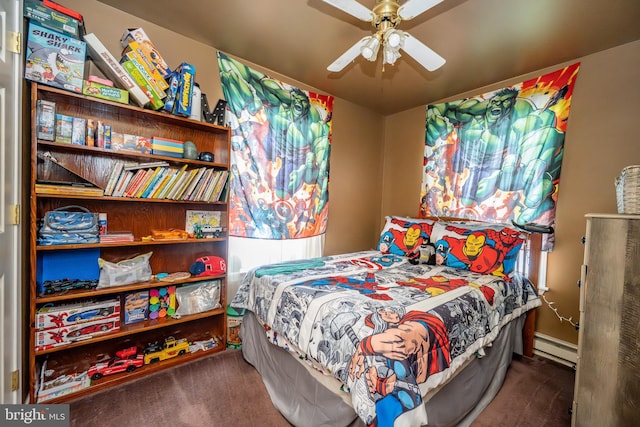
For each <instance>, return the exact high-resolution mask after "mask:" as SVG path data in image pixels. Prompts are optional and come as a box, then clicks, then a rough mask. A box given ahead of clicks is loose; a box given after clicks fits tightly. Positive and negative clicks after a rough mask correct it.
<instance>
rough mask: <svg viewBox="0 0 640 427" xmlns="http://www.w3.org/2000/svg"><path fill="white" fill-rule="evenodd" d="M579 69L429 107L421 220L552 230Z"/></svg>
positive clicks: (549, 242) (566, 70) (576, 66)
mask: <svg viewBox="0 0 640 427" xmlns="http://www.w3.org/2000/svg"><path fill="white" fill-rule="evenodd" d="M579 66H580V64H579V63H576V64H573V65H570V66H568V67H566V68H563V69H561V70H558V71H555V72H553V73H549V74H546V75H544V76H541V77H538V78H535V79H531V80H528V81H525V82H523V83H519V84H517V85H514V86H511V87H507V88H504V89H500V90H498V91H495V92H490V93H486V94H483V95H479V96H476V97H473V98H467V99H462V100H459V101H452V102H445V103H441V104H435V105H429V106H427V124H426V137H425V155H424V165H425V166H424V171H423V179H422V191H421V202H420V214H421V215H422V216H426V215H435V216H448V217H459V218H468V219H480V220H484V221H492V222H501V223H509V222H510V221H511V220H514V221H516V222H517V223H519V224H524V223H530V222H533V223H537V224H541V225H547V226H552V227H553V225H554V223H555V205H556V200H557V196H558V183H559V180H560V167H561V165H562V154H563V150H564V148H563V147H564V136H565V131H566V127H567V119H568V116H569V109H570V105H571V95H572V94H573V85H574V83H575V79H576V76H577V73H578V68H579ZM551 244H552V243H551V239H549V240H547V242H546V243H545V249H550V246H551Z"/></svg>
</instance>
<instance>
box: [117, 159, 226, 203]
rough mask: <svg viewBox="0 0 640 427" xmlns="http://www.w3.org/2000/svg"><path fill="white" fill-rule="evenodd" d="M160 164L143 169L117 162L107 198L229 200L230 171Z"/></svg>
mask: <svg viewBox="0 0 640 427" xmlns="http://www.w3.org/2000/svg"><path fill="white" fill-rule="evenodd" d="M187 167H188V165H183V166H182V167H180V168H177V167H171V166H165V165H158V166H155V167H153V166H152V167H144V166H143V167H140V165H137V164H131V163H127V162H124V161H118V162H117V163H116V165H115V167H114V168H113V172H112V173H111V175H110V177H109V180H108V182H107V185H106V187H105V189H104V195H105V196H112V197H131V198H152V199H169V200H184V201H199V202H217V201H225V200H226V188H227V180H228V178H229V171H228V170H217V169H214V168H210V167H200V168H193V169H189V170H187Z"/></svg>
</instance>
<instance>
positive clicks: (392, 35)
mask: <svg viewBox="0 0 640 427" xmlns="http://www.w3.org/2000/svg"><path fill="white" fill-rule="evenodd" d="M402 35H403V34H402V31H399V30H396V29H393V28H390V29H388V30H387V31H386V32H385V33H384V42H385V44H386V45H387V46H390V47H392V48H394V49H399V48H400V47H401V46H400V45H401V44H402Z"/></svg>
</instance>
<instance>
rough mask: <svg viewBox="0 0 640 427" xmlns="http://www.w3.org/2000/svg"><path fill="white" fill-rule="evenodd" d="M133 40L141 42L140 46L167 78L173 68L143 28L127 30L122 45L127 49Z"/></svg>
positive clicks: (122, 38) (121, 40)
mask: <svg viewBox="0 0 640 427" xmlns="http://www.w3.org/2000/svg"><path fill="white" fill-rule="evenodd" d="M133 41H136V42H138V43H140V48H141V49H142V51H143V52H144V54H145V55H146V56H147V57H148V58H150V59H151V61H152V63H153V66H154V67H155V68H156V69H157V70H158V71H159V72H160V74H161V75H162V77H164V78H166V77H167V76H168V75H169V74H170V73H171V69H170V68H169V66H168V65H167V63H166V62H165V60H164V58H162V55H160V52H158V50H157V49H156V48H155V46H154V45H153V43H152V42H151V39H150V38H149V36H147V33H145V32H144V30H143V29H142V28H129V29H127V30H125V32H124V33H123V34H122V37H121V38H120V45H121V46H122V47H123V48H125V49H126V48H127V46H128V45H129V43H131V42H133Z"/></svg>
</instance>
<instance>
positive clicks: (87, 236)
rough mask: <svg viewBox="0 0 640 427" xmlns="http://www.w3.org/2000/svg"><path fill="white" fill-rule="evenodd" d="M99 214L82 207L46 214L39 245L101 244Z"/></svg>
mask: <svg viewBox="0 0 640 427" xmlns="http://www.w3.org/2000/svg"><path fill="white" fill-rule="evenodd" d="M99 242H100V237H99V226H98V214H97V213H93V212H90V211H89V210H88V209H87V208H84V207H82V206H76V205H71V206H65V207H62V208H58V209H54V210H52V211H48V212H46V213H45V215H44V218H42V221H41V225H40V228H39V230H38V245H43V246H48V245H73V244H80V243H99Z"/></svg>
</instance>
